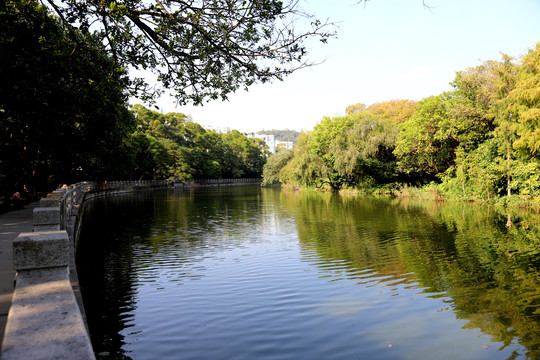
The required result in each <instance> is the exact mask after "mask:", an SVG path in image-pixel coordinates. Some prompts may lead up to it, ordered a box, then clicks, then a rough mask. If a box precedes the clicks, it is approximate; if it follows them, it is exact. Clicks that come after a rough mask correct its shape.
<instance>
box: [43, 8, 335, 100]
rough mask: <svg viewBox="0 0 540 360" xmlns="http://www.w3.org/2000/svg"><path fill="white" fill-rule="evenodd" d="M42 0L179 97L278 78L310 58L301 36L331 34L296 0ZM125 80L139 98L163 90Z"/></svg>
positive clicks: (211, 95)
mask: <svg viewBox="0 0 540 360" xmlns="http://www.w3.org/2000/svg"><path fill="white" fill-rule="evenodd" d="M43 1H44V2H45V3H46V4H48V6H49V7H50V8H51V9H54V11H55V12H56V14H57V15H58V17H59V19H61V21H62V22H63V24H64V26H66V27H68V28H69V29H70V31H71V32H75V31H81V32H82V34H83V35H84V36H88V35H90V34H93V35H95V36H97V37H98V38H99V39H100V40H102V41H103V42H104V43H105V44H106V49H107V51H108V53H109V54H110V55H111V56H112V57H113V58H114V61H115V62H116V63H117V64H118V65H120V66H123V67H127V66H132V67H133V68H135V69H141V70H148V71H151V72H152V73H154V74H155V75H156V78H157V80H159V81H160V82H161V84H162V85H163V86H164V87H165V88H170V89H172V90H174V95H175V96H176V99H177V101H178V102H179V103H181V104H183V103H186V102H187V101H193V102H194V103H201V102H203V101H204V100H211V99H217V98H222V99H226V98H227V95H228V94H229V93H231V92H234V91H235V90H238V89H240V88H247V87H249V86H250V85H252V84H253V83H254V82H257V81H260V82H267V81H270V80H273V79H282V78H283V77H284V76H286V75H288V74H290V73H291V72H293V71H295V70H297V69H299V68H303V67H305V66H309V65H310V63H309V62H307V61H306V59H305V55H306V52H307V49H306V42H307V41H309V40H310V39H320V40H321V41H323V42H326V40H327V39H328V38H329V37H331V36H333V31H327V28H329V24H327V23H323V22H321V21H320V20H317V19H315V18H314V17H313V16H312V15H309V14H306V13H305V12H303V11H302V10H301V9H299V8H298V1H281V0H246V1H230V0H205V1H202V0H187V1H186V0H170V1H166V2H161V1H157V2H148V1H143V0H133V1H121V0H118V1H112V2H105V1H77V2H75V1H71V0H43ZM299 29H302V30H299ZM130 85H131V89H132V92H133V94H138V95H139V96H141V97H142V98H143V100H149V99H151V98H152V97H154V96H156V95H158V94H159V93H161V91H160V90H159V89H157V90H156V88H155V87H151V86H149V84H148V83H147V82H146V81H145V80H144V79H143V78H133V79H132V81H131V84H130Z"/></svg>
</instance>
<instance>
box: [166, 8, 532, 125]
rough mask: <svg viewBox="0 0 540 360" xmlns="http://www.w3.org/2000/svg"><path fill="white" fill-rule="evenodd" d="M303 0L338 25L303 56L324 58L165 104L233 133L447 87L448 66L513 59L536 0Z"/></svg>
mask: <svg viewBox="0 0 540 360" xmlns="http://www.w3.org/2000/svg"><path fill="white" fill-rule="evenodd" d="M425 2H426V4H427V5H429V6H430V9H427V8H425V7H424V6H423V5H422V0H370V1H369V2H368V3H367V4H365V5H364V4H357V1H356V0H332V1H330V0H306V1H304V2H301V7H302V8H304V9H306V10H307V11H308V12H311V13H314V14H316V15H317V16H318V17H319V18H323V19H325V18H329V19H330V20H331V21H334V22H337V23H339V29H338V38H337V39H333V40H330V41H329V43H328V44H326V45H324V44H320V43H318V42H317V43H313V47H312V48H311V58H313V60H321V59H326V61H325V62H324V63H323V64H321V65H317V66H315V67H311V68H308V69H304V70H300V71H299V72H296V73H294V74H293V75H291V76H289V77H288V78H285V79H284V81H283V82H279V81H276V82H274V83H272V84H264V85H255V86H253V87H251V88H250V90H249V92H244V91H240V92H238V93H236V94H233V95H231V96H230V97H229V101H228V102H221V101H216V102H211V103H207V104H205V105H204V106H198V107H193V106H181V107H175V104H174V100H172V99H170V98H166V97H164V98H162V99H161V100H160V101H159V102H158V106H159V107H160V108H162V109H163V111H164V112H170V111H177V112H183V113H185V114H189V115H192V117H193V119H194V121H196V122H199V123H204V124H212V125H214V126H218V127H231V128H235V129H238V130H241V131H256V130H260V129H263V128H264V129H272V128H277V129H285V128H289V129H296V130H302V129H303V130H311V129H312V128H313V126H315V125H316V124H317V123H318V122H319V121H320V120H321V119H322V118H323V117H324V116H336V115H342V114H344V111H345V108H346V107H347V106H348V105H351V104H355V103H358V102H362V103H365V104H367V105H369V104H372V103H374V102H380V101H386V100H391V99H412V100H421V99H422V98H424V97H428V96H430V95H437V94H440V93H441V92H443V91H446V90H450V89H451V87H450V85H449V83H450V82H451V81H452V80H453V79H454V77H455V73H456V72H457V71H459V70H465V69H467V68H468V67H474V66H477V65H480V64H481V63H482V61H485V60H491V59H495V60H497V59H500V58H501V55H500V52H503V53H506V54H508V55H510V56H513V57H516V58H519V57H520V56H522V55H523V54H525V53H526V52H527V51H528V49H531V48H532V47H533V46H534V45H535V43H536V42H538V41H540V20H539V19H540V1H538V0H514V1H510V0H425Z"/></svg>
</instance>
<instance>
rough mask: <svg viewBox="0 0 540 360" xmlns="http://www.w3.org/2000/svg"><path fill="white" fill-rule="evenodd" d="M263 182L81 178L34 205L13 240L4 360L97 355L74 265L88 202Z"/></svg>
mask: <svg viewBox="0 0 540 360" xmlns="http://www.w3.org/2000/svg"><path fill="white" fill-rule="evenodd" d="M260 183H261V180H260V179H219V180H196V181H176V182H168V181H108V182H81V183H77V184H75V185H71V186H67V187H63V188H61V189H58V190H56V191H54V192H52V193H50V194H48V195H47V197H45V198H43V199H41V200H40V204H39V207H37V208H35V209H34V212H33V232H31V233H21V234H19V236H18V237H17V238H16V239H15V241H14V242H13V262H14V266H15V270H16V271H17V277H16V282H15V290H14V292H13V298H12V304H11V307H10V310H9V313H8V320H7V325H6V331H5V335H4V341H3V343H2V349H1V350H2V351H1V353H0V359H1V360H23V359H24V360H26V359H33V360H36V359H77V360H94V359H95V356H94V353H93V350H92V345H91V342H90V338H89V335H88V330H87V328H86V322H85V321H84V307H83V305H82V300H81V297H80V293H79V289H78V280H77V271H76V268H75V245H74V242H75V240H76V239H77V238H78V231H79V229H80V227H79V221H78V220H79V219H80V218H81V212H80V211H79V210H80V209H81V208H82V206H83V203H84V201H86V200H88V199H91V198H95V197H98V196H108V195H113V194H121V193H126V192H133V191H139V190H151V189H160V188H169V187H172V186H174V187H175V188H192V187H199V186H211V187H214V186H237V185H258V184H260Z"/></svg>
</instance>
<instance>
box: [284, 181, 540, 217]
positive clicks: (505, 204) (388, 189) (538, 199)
mask: <svg viewBox="0 0 540 360" xmlns="http://www.w3.org/2000/svg"><path fill="white" fill-rule="evenodd" d="M281 188H282V189H284V190H288V191H314V192H335V193H338V194H340V195H343V196H391V197H395V198H402V199H416V200H425V201H443V202H444V201H449V202H463V203H478V204H489V205H493V206H495V207H501V208H509V209H519V210H524V209H525V210H529V211H534V212H536V213H540V196H531V195H518V194H514V195H511V196H510V197H508V196H502V197H495V198H490V199H483V198H480V197H470V196H458V195H453V194H446V193H445V192H444V191H443V190H442V189H440V188H439V187H438V185H433V184H431V185H426V186H424V187H415V186H407V185H399V186H397V185H396V186H384V187H380V188H369V189H355V188H344V189H340V190H337V191H336V190H332V189H331V188H330V187H324V186H323V187H321V188H314V187H305V186H301V185H298V184H282V185H281Z"/></svg>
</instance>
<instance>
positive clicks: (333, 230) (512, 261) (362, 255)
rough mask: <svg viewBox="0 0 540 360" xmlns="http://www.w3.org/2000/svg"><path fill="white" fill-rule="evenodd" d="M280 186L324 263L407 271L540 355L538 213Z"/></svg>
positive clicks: (481, 324) (476, 321)
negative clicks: (291, 190)
mask: <svg viewBox="0 0 540 360" xmlns="http://www.w3.org/2000/svg"><path fill="white" fill-rule="evenodd" d="M283 194H284V195H283V196H284V197H286V198H288V199H286V200H285V203H286V204H287V206H288V207H289V208H290V209H292V208H294V209H295V211H296V222H297V229H298V234H299V238H300V241H301V244H302V246H303V249H304V250H305V254H313V252H316V257H317V259H318V261H319V262H320V266H321V268H324V267H325V264H328V263H331V262H336V261H345V263H346V264H347V269H346V271H345V273H346V276H348V277H352V278H355V277H357V278H362V276H364V277H365V275H364V274H365V273H364V272H362V271H368V270H371V271H373V272H375V273H376V275H377V277H378V278H379V279H380V278H383V280H381V281H384V282H387V283H389V285H390V284H391V285H393V284H395V283H396V282H395V281H393V280H395V279H403V280H404V282H407V283H418V284H419V285H420V286H421V287H422V288H425V290H424V291H425V292H426V293H441V292H444V293H445V294H446V296H449V297H451V298H452V304H451V306H452V309H453V311H454V313H455V314H456V317H457V318H458V319H465V320H467V321H468V324H467V327H468V328H479V329H481V330H482V332H484V333H486V334H489V335H490V336H492V339H493V340H494V341H498V342H503V343H504V344H505V346H507V345H510V343H511V342H512V341H514V342H515V341H518V342H519V343H520V344H522V345H524V346H525V347H526V348H527V349H528V351H529V352H528V354H527V355H528V356H529V357H531V358H537V357H538V356H540V322H539V321H540V273H539V267H540V255H539V254H540V240H539V239H540V238H539V229H540V218H539V217H538V216H537V215H531V214H527V213H521V214H514V217H513V226H512V227H510V228H508V227H507V226H506V222H507V217H506V215H504V214H500V213H498V212H496V211H494V210H493V209H489V208H488V207H485V206H478V205H472V204H440V203H439V204H438V203H431V202H423V203H422V202H417V203H414V202H412V201H400V200H390V199H380V198H377V199H376V198H346V197H340V196H336V195H328V194H319V193H301V194H295V193H283ZM306 259H307V260H308V261H313V259H312V258H311V257H309V256H306ZM321 271H325V270H321ZM371 276H375V275H371ZM364 280H366V279H365V278H364ZM367 280H369V279H367ZM426 295H427V294H426Z"/></svg>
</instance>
